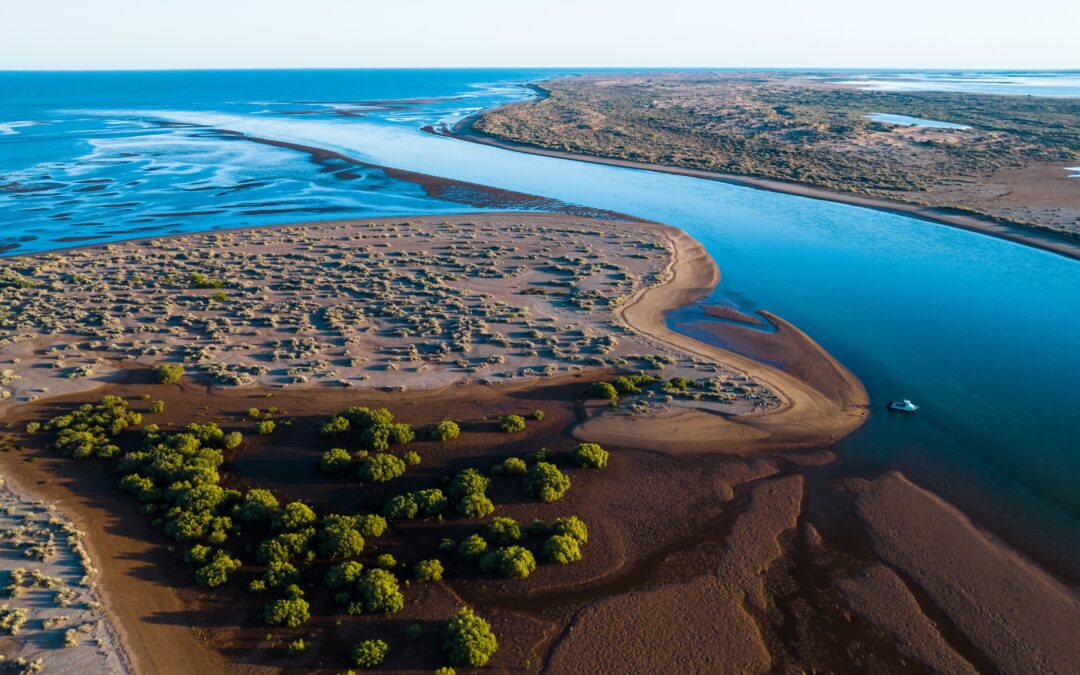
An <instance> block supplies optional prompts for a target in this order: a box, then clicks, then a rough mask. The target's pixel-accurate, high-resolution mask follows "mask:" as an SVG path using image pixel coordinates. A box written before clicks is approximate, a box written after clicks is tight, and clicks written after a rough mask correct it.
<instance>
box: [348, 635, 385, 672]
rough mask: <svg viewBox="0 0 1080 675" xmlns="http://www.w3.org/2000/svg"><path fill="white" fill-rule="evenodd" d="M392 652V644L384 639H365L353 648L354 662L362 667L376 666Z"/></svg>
mask: <svg viewBox="0 0 1080 675" xmlns="http://www.w3.org/2000/svg"><path fill="white" fill-rule="evenodd" d="M388 653H390V645H388V644H386V643H385V642H383V641H382V640H364V641H363V642H360V643H358V644H357V645H356V646H355V647H353V650H352V662H353V664H354V665H357V666H360V667H361V668H374V667H375V666H377V665H379V664H381V663H382V662H383V660H384V659H385V658H386V655H387V654H388Z"/></svg>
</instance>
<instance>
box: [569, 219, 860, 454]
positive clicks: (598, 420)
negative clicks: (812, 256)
mask: <svg viewBox="0 0 1080 675" xmlns="http://www.w3.org/2000/svg"><path fill="white" fill-rule="evenodd" d="M664 232H665V234H666V236H667V237H668V241H669V242H670V248H671V250H672V251H673V252H674V255H673V256H672V259H671V262H670V263H669V266H668V271H667V274H668V275H669V276H670V279H671V283H667V284H664V285H662V286H658V287H653V288H650V289H647V290H643V291H641V292H639V293H638V294H637V295H636V296H634V297H633V298H631V299H630V300H629V301H628V302H627V303H625V305H623V306H621V307H620V309H619V310H618V311H619V313H620V315H621V317H622V319H623V320H624V321H625V322H626V324H627V325H628V326H630V327H631V328H633V329H634V330H636V331H638V332H639V333H641V334H644V335H650V336H655V337H656V338H657V339H658V340H660V341H662V342H664V343H666V344H668V345H672V346H674V347H677V348H679V349H681V350H684V351H686V352H689V353H691V354H695V355H697V356H699V357H701V358H704V359H708V360H713V361H716V362H719V363H725V364H731V365H732V366H733V367H735V368H738V369H739V370H740V371H742V372H743V373H745V374H746V377H747V378H749V379H750V380H751V381H754V382H761V383H763V384H765V385H766V386H768V387H769V389H770V390H771V391H775V392H780V393H781V395H782V396H783V401H782V403H781V405H780V406H779V407H775V408H769V409H767V410H762V411H760V412H759V413H756V414H753V415H742V416H738V417H719V416H717V415H715V414H712V413H711V412H709V411H706V410H700V409H690V408H680V407H677V406H676V407H668V408H666V409H663V410H659V411H654V412H653V413H652V414H651V415H639V416H637V417H635V418H634V419H630V420H627V419H625V418H623V417H620V416H617V415H615V414H613V413H612V412H609V411H606V410H604V409H602V408H596V409H594V411H593V416H592V417H591V418H590V419H589V420H588V421H586V422H585V423H584V424H582V425H581V427H579V428H578V429H577V430H576V431H575V436H577V437H578V438H582V439H585V438H588V439H592V440H597V441H598V442H601V443H602V442H610V443H613V444H618V445H623V446H626V447H634V448H642V449H656V448H667V447H671V446H672V445H676V446H677V447H678V448H679V449H681V451H683V452H736V453H741V452H748V451H754V450H758V449H762V448H771V449H777V448H795V447H805V446H812V445H824V444H828V443H831V442H833V441H835V440H837V439H839V438H842V437H843V436H845V435H846V434H848V433H850V432H851V431H852V430H854V429H856V428H858V427H859V426H860V425H861V424H862V423H863V421H865V419H866V405H867V403H868V402H869V397H868V396H867V393H866V389H865V388H864V387H863V386H862V383H861V382H859V380H858V378H856V377H855V376H854V375H853V374H852V373H851V372H850V371H848V370H847V369H846V368H844V366H843V365H841V364H840V363H839V362H837V361H836V360H835V359H833V358H832V357H831V356H829V355H828V353H827V352H825V350H823V349H822V348H821V347H820V346H819V345H817V344H816V343H815V342H814V341H813V340H811V339H810V338H809V337H808V336H807V335H805V334H804V333H802V332H801V331H798V329H796V328H795V327H794V326H792V325H790V324H787V323H784V327H785V329H786V330H788V331H789V332H791V333H793V334H794V335H795V336H797V338H798V340H797V344H798V348H799V349H800V350H801V351H803V352H804V353H810V354H812V355H814V356H815V357H816V359H817V360H818V361H821V362H823V363H824V364H825V367H826V368H827V369H829V370H831V373H830V377H829V378H827V379H828V380H830V381H831V382H832V383H833V389H834V390H833V391H831V392H830V394H828V395H827V394H825V393H822V392H821V391H819V390H818V389H816V388H815V387H814V386H813V385H812V384H810V383H807V382H804V381H802V380H800V379H798V378H796V377H793V376H792V375H789V374H787V373H785V372H782V371H780V370H777V369H775V368H771V367H769V366H766V365H763V364H761V363H758V362H756V361H753V360H751V359H748V358H746V357H744V356H742V355H739V354H735V353H734V352H729V351H726V350H724V349H720V348H718V347H714V346H712V345H709V344H706V343H703V342H699V341H698V340H695V339H693V338H690V337H687V336H686V335H683V334H681V333H676V332H675V331H673V330H671V329H670V328H668V326H667V324H666V323H665V320H664V310H666V309H671V308H676V307H682V306H684V305H687V304H689V303H690V302H693V301H694V300H698V299H701V298H702V297H703V296H705V295H706V294H707V293H708V292H709V291H710V290H711V289H712V288H713V287H714V286H715V285H716V283H717V281H718V280H719V278H720V271H719V268H717V266H716V263H715V262H714V261H713V260H712V258H711V257H710V256H709V254H708V252H706V251H705V249H704V248H702V247H701V245H700V244H698V243H697V242H696V241H694V240H693V239H692V238H691V237H690V236H689V235H687V234H686V233H685V232H683V231H682V230H678V229H676V228H670V227H665V228H664ZM769 318H770V319H771V320H774V321H778V322H779V321H781V320H780V319H779V317H775V316H772V315H769ZM819 379H822V378H819ZM673 438H678V442H677V443H675V444H673V443H672V440H671V439H673Z"/></svg>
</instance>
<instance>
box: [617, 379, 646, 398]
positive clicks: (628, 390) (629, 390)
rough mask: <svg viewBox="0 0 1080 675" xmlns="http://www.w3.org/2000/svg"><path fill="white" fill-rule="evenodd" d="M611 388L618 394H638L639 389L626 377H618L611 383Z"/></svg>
mask: <svg viewBox="0 0 1080 675" xmlns="http://www.w3.org/2000/svg"><path fill="white" fill-rule="evenodd" d="M611 386H613V387H615V391H617V392H619V393H620V394H623V395H627V394H630V395H632V394H640V393H641V389H640V388H639V387H638V386H637V385H636V384H635V383H634V382H633V380H631V379H630V378H628V377H624V376H622V375H620V376H619V377H616V378H615V379H614V380H612V381H611Z"/></svg>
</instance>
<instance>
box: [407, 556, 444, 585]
mask: <svg viewBox="0 0 1080 675" xmlns="http://www.w3.org/2000/svg"><path fill="white" fill-rule="evenodd" d="M413 575H414V576H415V577H416V579H417V581H439V580H440V579H442V577H443V565H442V563H441V562H439V560H438V559H436V558H432V559H431V560H421V561H420V562H418V563H416V567H415V568H413Z"/></svg>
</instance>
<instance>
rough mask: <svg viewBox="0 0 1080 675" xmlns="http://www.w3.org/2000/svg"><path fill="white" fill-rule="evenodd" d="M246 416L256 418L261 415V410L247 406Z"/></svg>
mask: <svg viewBox="0 0 1080 675" xmlns="http://www.w3.org/2000/svg"><path fill="white" fill-rule="evenodd" d="M248 417H250V418H251V419H253V420H257V419H259V418H260V417H262V411H260V410H259V409H258V408H248Z"/></svg>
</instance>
